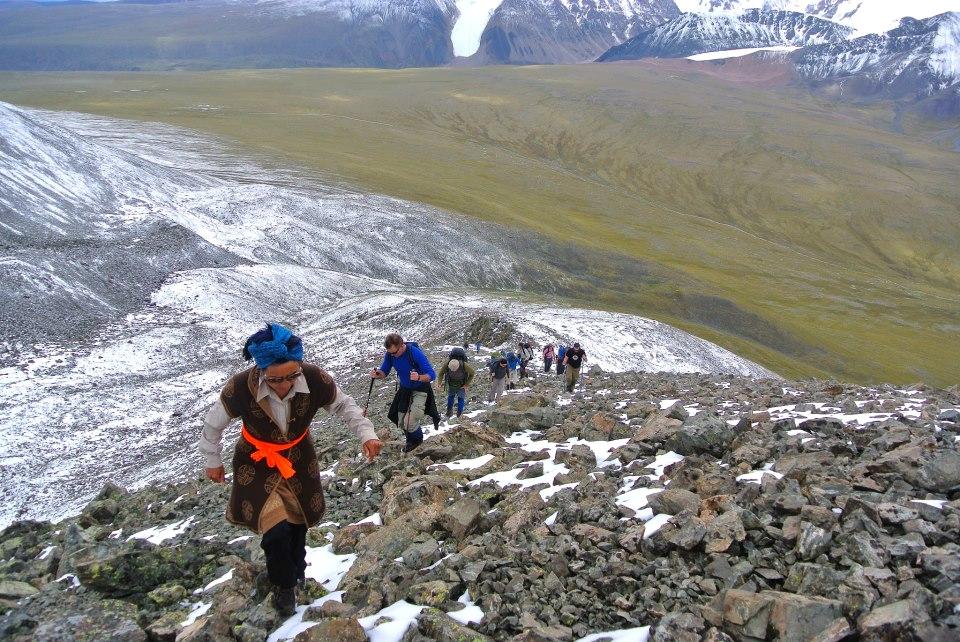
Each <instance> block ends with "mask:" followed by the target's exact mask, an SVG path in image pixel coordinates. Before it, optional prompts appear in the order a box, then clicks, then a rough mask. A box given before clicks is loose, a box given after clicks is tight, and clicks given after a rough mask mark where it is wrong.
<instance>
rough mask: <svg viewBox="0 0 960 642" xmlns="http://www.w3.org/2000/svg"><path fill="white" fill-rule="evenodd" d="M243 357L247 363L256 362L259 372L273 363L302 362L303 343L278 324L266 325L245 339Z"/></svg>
mask: <svg viewBox="0 0 960 642" xmlns="http://www.w3.org/2000/svg"><path fill="white" fill-rule="evenodd" d="M243 357H244V359H247V360H248V361H249V360H250V359H253V360H254V361H256V363H257V367H258V368H260V369H261V370H266V369H267V368H269V367H270V366H272V365H274V364H275V363H286V362H287V361H303V342H302V341H301V340H300V337H298V336H297V335H295V334H294V333H293V332H291V331H290V330H289V329H288V328H285V327H283V326H282V325H280V324H279V323H268V324H267V327H265V328H264V329H263V330H259V331H258V332H256V333H255V334H252V335H250V338H249V339H247V343H246V345H244V346H243Z"/></svg>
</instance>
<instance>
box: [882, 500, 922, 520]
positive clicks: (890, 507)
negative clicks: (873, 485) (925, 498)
mask: <svg viewBox="0 0 960 642" xmlns="http://www.w3.org/2000/svg"><path fill="white" fill-rule="evenodd" d="M877 514H878V515H879V516H880V520H881V521H882V522H883V523H885V524H902V523H904V522H906V521H908V520H911V519H916V518H917V517H918V516H919V513H918V512H917V511H916V510H914V509H912V508H907V507H906V506H901V505H900V504H892V503H888V502H884V503H882V504H877Z"/></svg>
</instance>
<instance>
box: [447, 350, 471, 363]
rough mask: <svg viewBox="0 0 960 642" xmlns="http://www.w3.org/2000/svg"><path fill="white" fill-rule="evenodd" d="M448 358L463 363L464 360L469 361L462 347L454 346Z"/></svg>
mask: <svg viewBox="0 0 960 642" xmlns="http://www.w3.org/2000/svg"><path fill="white" fill-rule="evenodd" d="M449 359H456V360H458V361H460V362H461V363H463V362H464V361H469V360H470V357H468V356H467V352H466V351H465V350H464V349H463V348H454V349H453V350H451V351H450V357H449Z"/></svg>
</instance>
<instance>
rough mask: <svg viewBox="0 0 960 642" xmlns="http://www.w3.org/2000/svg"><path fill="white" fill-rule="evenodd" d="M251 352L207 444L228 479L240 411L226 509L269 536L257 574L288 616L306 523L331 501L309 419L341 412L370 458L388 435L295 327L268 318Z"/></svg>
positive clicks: (220, 404) (205, 437)
mask: <svg viewBox="0 0 960 642" xmlns="http://www.w3.org/2000/svg"><path fill="white" fill-rule="evenodd" d="M243 356H244V357H245V358H246V359H247V360H248V361H250V360H253V361H254V364H255V365H254V366H252V367H250V368H247V369H246V370H244V371H242V372H240V373H238V374H236V375H234V376H232V377H231V378H230V379H229V380H228V381H227V383H226V385H225V386H224V387H223V390H222V392H221V393H220V398H219V399H218V400H217V401H216V402H215V403H214V404H213V406H212V407H211V408H210V409H209V410H208V411H207V413H206V415H205V416H204V420H203V432H202V433H201V435H200V447H199V449H200V452H201V454H203V455H204V456H205V457H206V475H207V478H208V479H210V480H211V481H214V482H217V483H224V481H225V479H226V474H225V471H224V467H223V459H222V458H221V442H222V439H223V431H224V430H225V429H226V427H227V426H228V425H229V424H230V422H231V421H233V420H234V419H240V420H241V422H242V424H241V429H240V434H241V437H240V440H239V441H238V442H237V444H236V446H235V448H234V453H233V480H232V488H231V490H230V499H229V501H228V503H227V510H226V519H227V521H228V522H230V523H232V524H236V525H238V526H246V527H247V528H249V529H250V530H252V531H253V532H254V533H257V534H259V535H261V536H262V539H261V541H260V547H261V548H262V549H263V552H264V556H265V558H266V564H267V571H266V574H265V577H264V576H261V577H258V578H257V584H258V586H262V585H269V589H268V590H269V591H270V592H272V594H273V606H274V608H276V610H277V611H278V612H279V613H280V614H281V615H283V616H284V617H289V616H291V615H293V614H294V612H295V609H296V605H297V589H298V588H301V589H302V588H303V586H304V583H305V581H306V580H305V571H306V568H307V562H306V556H307V551H306V536H307V529H308V528H309V527H311V526H315V525H316V524H318V523H320V520H321V518H322V517H323V512H324V509H325V502H324V498H323V487H322V486H321V483H320V480H321V478H320V465H319V462H318V461H317V452H316V450H315V448H314V445H313V439H312V437H311V435H310V423H311V422H312V421H313V418H314V416H315V415H316V414H317V412H318V411H319V410H320V409H323V410H326V411H327V412H329V413H331V414H333V415H336V416H337V417H338V418H340V419H341V420H342V421H343V422H344V423H345V424H347V425H348V426H349V427H350V429H351V430H352V431H353V432H354V433H355V434H356V435H357V436H358V437H359V438H360V443H361V444H362V450H363V454H364V455H366V457H367V460H368V461H372V460H373V458H375V457H376V456H377V455H379V454H380V449H381V446H382V444H381V442H380V440H379V439H378V438H377V433H376V432H375V431H374V429H373V424H372V423H371V422H370V420H369V419H367V418H366V417H365V416H364V414H363V413H362V412H361V410H360V407H359V406H358V405H357V403H356V402H355V401H354V400H353V398H352V397H350V396H349V395H347V394H345V393H344V392H343V391H342V390H341V389H340V388H339V387H338V386H337V385H336V384H335V383H334V381H333V378H332V377H331V376H330V374H329V373H327V372H326V371H325V370H323V369H322V368H319V367H317V366H315V365H312V364H309V363H306V362H304V360H303V342H302V341H301V340H300V338H299V337H298V336H296V335H295V334H293V332H291V331H290V330H289V329H288V328H286V327H284V326H282V325H280V324H277V323H270V324H268V325H267V326H266V327H265V328H264V329H262V330H260V331H258V332H256V333H255V334H253V335H251V336H250V337H249V338H248V339H247V341H246V344H245V345H244V347H243Z"/></svg>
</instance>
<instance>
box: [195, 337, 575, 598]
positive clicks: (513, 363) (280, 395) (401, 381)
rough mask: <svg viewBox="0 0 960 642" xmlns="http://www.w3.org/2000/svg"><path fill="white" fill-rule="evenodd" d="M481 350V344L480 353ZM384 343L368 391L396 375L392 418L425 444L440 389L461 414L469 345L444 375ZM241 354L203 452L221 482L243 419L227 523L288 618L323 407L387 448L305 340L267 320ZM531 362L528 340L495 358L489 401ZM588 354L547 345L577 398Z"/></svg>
mask: <svg viewBox="0 0 960 642" xmlns="http://www.w3.org/2000/svg"><path fill="white" fill-rule="evenodd" d="M481 345H482V344H481V343H480V342H479V341H477V342H476V344H475V347H476V353H477V354H479V353H480V349H481ZM383 347H384V350H385V352H384V355H383V360H382V362H381V364H380V366H379V367H378V368H374V369H373V370H371V371H370V391H371V392H372V390H373V385H374V382H375V381H376V380H378V379H384V378H386V377H387V376H388V375H389V374H390V373H391V372H392V371H395V372H396V373H397V388H396V391H395V393H394V396H393V399H392V401H391V403H390V406H389V409H388V411H387V417H388V418H389V419H390V421H391V422H392V423H393V424H395V425H396V426H398V427H399V428H400V429H401V430H402V431H403V433H404V435H405V438H406V440H405V443H404V445H403V451H404V452H405V453H406V452H410V451H411V450H413V449H415V448H417V447H418V446H419V445H420V444H421V443H423V437H424V435H423V428H422V427H421V426H420V422H421V420H422V419H423V417H425V416H429V417H430V418H431V420H432V421H433V425H434V428H435V429H436V428H438V427H439V425H440V420H441V417H440V413H439V411H438V409H437V402H436V397H435V395H434V385H435V386H436V388H437V390H438V391H445V392H446V395H447V412H446V418H447V419H448V420H450V419H451V418H452V417H453V416H454V414H456V416H457V417H460V416H461V415H462V414H463V411H464V408H465V406H466V403H467V395H468V393H469V390H470V387H471V385H472V384H473V382H474V381H475V379H476V375H477V370H476V368H474V367H473V366H472V365H471V364H470V363H469V357H468V355H467V349H468V347H469V344H464V347H463V348H454V349H453V350H452V351H451V353H450V355H449V356H448V357H447V360H446V362H445V363H444V364H443V366H442V367H441V368H440V371H439V373H437V372H435V371H434V369H433V366H432V365H431V364H430V360H429V359H428V358H427V355H426V354H425V353H424V351H423V350H422V349H421V348H420V346H419V345H417V344H416V343H414V342H409V341H404V339H403V337H402V336H400V335H399V334H395V333H391V334H388V335H387V336H386V338H385V339H384V341H383ZM242 354H243V356H244V358H245V359H246V360H247V361H251V360H252V361H253V362H254V365H252V366H250V367H248V368H246V369H245V370H243V371H242V372H239V373H237V374H235V375H233V376H232V377H231V378H230V379H228V380H227V383H226V385H224V387H223V389H222V391H221V393H220V397H219V399H218V400H217V401H216V402H215V403H214V404H213V405H212V406H211V407H210V409H209V410H208V411H207V412H206V414H205V415H204V419H203V430H202V432H201V435H200V444H199V450H200V452H201V454H203V455H204V457H205V458H206V464H205V466H206V476H207V478H209V479H210V480H212V481H214V482H217V483H224V482H225V481H226V477H227V475H226V472H225V469H224V466H223V459H222V456H221V443H222V440H223V432H224V430H226V428H227V426H228V425H229V424H230V423H231V422H232V421H233V420H234V419H240V420H241V428H240V439H239V440H237V442H236V445H235V446H234V452H233V459H232V462H233V477H232V480H231V490H230V497H229V499H228V501H227V508H226V519H227V521H229V522H230V523H232V524H236V525H239V526H245V527H246V528H248V529H250V530H251V531H253V532H255V533H257V534H258V535H260V536H261V540H260V547H261V548H262V549H263V552H264V557H265V559H266V567H267V570H266V572H265V573H262V574H261V575H260V576H259V577H258V578H257V587H258V590H260V591H261V592H262V593H263V594H265V593H267V592H270V593H272V596H273V605H274V607H275V608H276V609H277V611H278V612H279V613H280V614H281V615H283V616H290V615H293V614H294V613H295V611H296V605H297V589H298V587H299V588H300V589H302V588H303V586H304V583H305V581H306V569H307V562H306V557H307V551H306V535H307V529H308V528H310V527H311V526H315V525H316V524H318V523H319V522H320V520H321V518H322V517H323V513H324V510H325V507H326V505H325V501H324V496H323V486H322V483H321V471H320V465H319V461H318V459H317V453H316V449H315V448H314V443H313V439H312V437H311V435H310V424H311V422H312V421H313V419H314V417H315V416H316V414H317V413H318V412H319V411H320V409H323V410H325V411H327V412H328V413H330V414H332V415H335V416H337V417H338V418H340V419H341V420H342V421H343V422H344V423H345V424H346V425H347V426H348V427H349V428H350V429H351V430H352V431H353V432H354V434H356V436H357V437H358V438H359V439H360V444H361V449H362V452H363V454H364V455H365V456H366V458H367V460H368V461H373V459H374V458H375V457H377V456H378V455H379V454H380V450H381V448H382V446H383V444H382V442H381V441H380V439H379V438H378V437H377V433H376V431H375V430H374V426H373V423H372V422H371V421H370V419H369V418H367V410H366V408H364V409H361V408H360V406H359V405H358V404H357V402H356V401H355V400H354V399H353V397H351V396H350V395H347V394H346V393H344V392H343V390H341V389H340V387H339V386H337V384H336V383H335V382H334V380H333V377H331V376H330V374H329V373H328V372H326V371H325V370H324V369H322V368H320V367H318V366H316V365H313V364H310V363H307V362H305V361H304V358H303V356H304V355H303V342H302V341H301V339H300V338H299V337H298V336H296V335H295V334H293V332H292V331H291V330H290V329H288V328H286V327H284V326H282V325H280V324H277V323H270V324H267V326H266V327H265V328H263V329H261V330H259V331H258V332H256V333H254V334H253V335H251V336H250V337H249V338H247V340H246V342H245V344H244V346H243V350H242ZM533 358H534V352H533V346H532V344H531V343H530V342H529V341H526V340H521V341H520V342H519V345H518V350H517V351H516V352H514V351H512V350H511V351H509V352H507V354H503V353H502V352H494V353H493V354H492V355H491V358H490V360H489V361H488V362H487V364H486V365H487V369H488V372H489V375H490V394H489V395H488V396H487V401H488V402H491V403H492V402H496V401H497V400H498V399H499V398H500V397H501V396H502V395H503V393H504V392H505V391H506V390H507V389H512V388H513V387H515V386H516V385H517V384H518V383H519V380H520V379H523V378H526V377H527V376H529V375H530V370H528V365H529V363H530V361H531V360H533ZM585 358H586V353H585V352H584V351H583V350H582V349H581V348H580V344H579V343H574V344H573V347H572V348H569V349H568V348H566V347H565V346H563V345H561V346H559V347H558V348H557V349H554V346H553V344H549V345H547V346H546V347H544V349H543V359H544V372H550V369H551V365H552V363H553V361H554V360H556V367H557V373H558V374H561V375H565V380H564V381H565V387H566V390H567V392H573V390H574V388H575V386H576V384H577V382H578V381H579V378H580V368H581V367H582V365H583V361H584V359H585ZM367 404H369V395H368V399H367ZM454 409H455V410H454Z"/></svg>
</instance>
